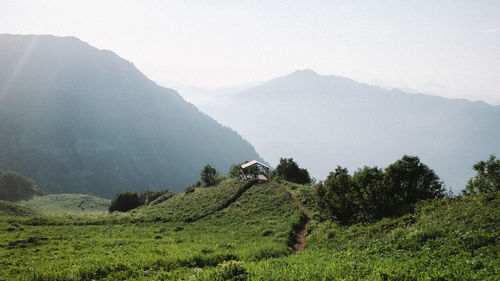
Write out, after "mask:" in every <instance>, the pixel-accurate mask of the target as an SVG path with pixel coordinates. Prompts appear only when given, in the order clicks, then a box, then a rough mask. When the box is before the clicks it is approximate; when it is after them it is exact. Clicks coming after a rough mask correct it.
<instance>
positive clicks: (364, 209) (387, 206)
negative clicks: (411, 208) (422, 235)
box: [352, 166, 394, 221]
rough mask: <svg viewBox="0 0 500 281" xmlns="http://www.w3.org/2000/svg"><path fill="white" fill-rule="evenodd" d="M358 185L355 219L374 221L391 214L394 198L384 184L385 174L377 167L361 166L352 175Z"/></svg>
mask: <svg viewBox="0 0 500 281" xmlns="http://www.w3.org/2000/svg"><path fill="white" fill-rule="evenodd" d="M352 178H353V181H354V182H355V184H356V185H357V186H358V192H359V194H358V195H357V205H358V209H359V213H358V214H357V218H356V219H357V221H375V220H378V219H381V218H383V217H388V216H391V215H392V211H393V209H392V205H393V204H392V201H393V200H394V198H393V196H392V194H391V192H390V190H389V188H388V186H387V185H386V184H385V182H384V181H385V174H384V171H383V170H382V169H379V168H378V167H366V166H365V167H363V168H362V169H358V170H357V171H356V172H355V173H354V175H353V176H352Z"/></svg>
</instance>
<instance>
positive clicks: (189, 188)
mask: <svg viewBox="0 0 500 281" xmlns="http://www.w3.org/2000/svg"><path fill="white" fill-rule="evenodd" d="M195 190H196V187H195V186H194V185H190V186H188V187H186V189H184V193H191V192H194V191H195Z"/></svg>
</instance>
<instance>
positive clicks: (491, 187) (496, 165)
mask: <svg viewBox="0 0 500 281" xmlns="http://www.w3.org/2000/svg"><path fill="white" fill-rule="evenodd" d="M472 167H473V168H474V170H475V171H476V175H475V176H474V177H473V178H471V179H470V180H469V182H468V183H467V185H466V187H465V190H464V191H463V193H464V194H477V193H485V192H490V191H499V190H500V159H496V157H495V156H494V155H490V158H489V159H488V160H486V161H479V162H477V163H476V164H474V166H472Z"/></svg>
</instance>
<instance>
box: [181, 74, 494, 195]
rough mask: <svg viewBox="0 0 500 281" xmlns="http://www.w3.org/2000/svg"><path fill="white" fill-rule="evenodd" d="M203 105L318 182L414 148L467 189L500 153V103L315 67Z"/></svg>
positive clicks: (268, 154)
mask: <svg viewBox="0 0 500 281" xmlns="http://www.w3.org/2000/svg"><path fill="white" fill-rule="evenodd" d="M181 94H182V92H181ZM197 106H198V107H199V108H200V109H201V110H202V111H204V112H206V113H207V114H209V115H211V116H213V117H214V118H215V119H216V120H218V121H220V122H221V123H223V124H225V125H228V126H230V127H231V128H233V129H235V130H237V131H238V132H240V133H241V134H242V136H243V137H244V138H245V139H247V140H249V141H250V142H251V143H252V144H253V145H254V146H255V148H256V149H257V150H258V151H259V152H260V153H261V155H262V156H263V157H264V158H266V159H267V160H268V161H270V162H271V164H276V163H278V161H279V158H280V157H285V156H286V157H293V158H294V159H295V160H297V161H298V162H299V163H300V165H301V166H304V167H306V168H307V169H308V170H309V171H310V172H311V174H312V176H314V177H316V178H317V179H318V180H321V179H324V178H325V177H326V176H327V174H328V173H329V172H330V171H333V170H334V169H335V168H336V167H337V165H341V166H343V167H347V168H348V169H350V170H351V171H352V170H353V169H356V168H359V167H362V166H364V165H369V166H373V165H377V166H382V167H384V166H387V165H388V164H389V163H392V162H394V161H395V160H397V159H399V158H401V156H402V155H404V154H410V155H416V156H419V157H420V158H421V160H422V161H423V162H424V163H426V164H427V165H428V166H430V167H431V168H432V169H434V170H435V171H436V172H437V173H438V175H439V176H440V177H441V179H442V180H444V182H445V184H446V185H447V186H449V187H452V188H453V190H454V191H459V190H462V189H463V188H464V186H465V184H466V182H467V180H468V179H469V178H470V177H471V176H472V175H473V173H474V172H473V170H472V165H473V164H474V163H475V162H477V161H478V160H483V159H487V158H488V155H489V154H497V155H499V154H500V106H491V105H489V104H486V103H484V102H481V101H477V102H471V101H468V100H463V99H446V98H442V97H438V96H431V95H425V94H409V93H405V92H402V91H399V90H385V89H382V88H380V87H376V86H370V85H367V84H361V83H357V82H355V81H353V80H350V79H347V78H343V77H337V76H324V75H318V74H317V73H315V72H314V71H312V70H299V71H296V72H294V73H292V74H290V75H287V76H284V77H279V78H276V79H273V80H270V81H268V82H265V83H263V84H261V85H259V86H256V87H252V88H249V89H246V90H243V91H240V92H237V93H233V94H231V95H224V96H216V98H214V99H211V100H209V101H206V99H205V101H203V102H200V103H198V104H197Z"/></svg>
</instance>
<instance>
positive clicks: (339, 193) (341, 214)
mask: <svg viewBox="0 0 500 281" xmlns="http://www.w3.org/2000/svg"><path fill="white" fill-rule="evenodd" d="M320 185H321V187H319V190H320V192H323V195H321V194H320V197H323V200H324V204H323V205H324V206H325V207H327V208H328V212H329V213H330V216H331V217H333V218H335V219H336V220H338V221H339V222H340V223H342V224H348V223H352V222H354V215H355V214H356V213H357V209H358V208H357V206H356V197H357V195H358V192H357V186H356V185H355V183H354V181H353V180H352V177H351V176H350V175H349V172H348V170H347V169H346V168H342V167H340V166H338V167H337V168H336V169H335V171H334V172H331V173H330V174H329V175H328V177H327V178H326V180H325V182H324V183H320Z"/></svg>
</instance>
